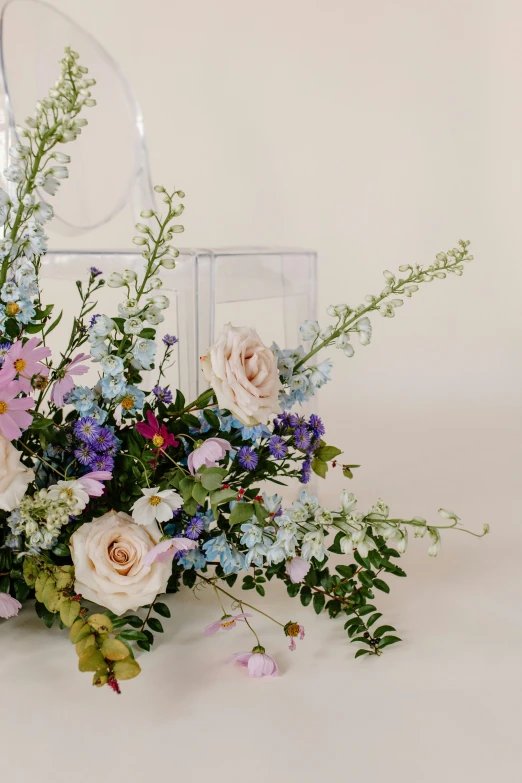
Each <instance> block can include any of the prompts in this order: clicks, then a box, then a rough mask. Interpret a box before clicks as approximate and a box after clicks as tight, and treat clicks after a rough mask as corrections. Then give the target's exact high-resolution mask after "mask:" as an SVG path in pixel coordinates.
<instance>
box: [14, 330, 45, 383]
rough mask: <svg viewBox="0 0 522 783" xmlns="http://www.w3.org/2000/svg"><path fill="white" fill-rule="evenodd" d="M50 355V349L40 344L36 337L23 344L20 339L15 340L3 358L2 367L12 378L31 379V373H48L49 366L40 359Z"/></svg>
mask: <svg viewBox="0 0 522 783" xmlns="http://www.w3.org/2000/svg"><path fill="white" fill-rule="evenodd" d="M50 355H51V349H50V348H46V347H45V346H44V345H42V343H41V341H40V340H39V339H38V337H31V339H30V340H27V342H26V343H25V344H24V343H22V341H21V340H16V342H14V343H13V344H12V346H11V347H10V349H9V351H8V353H7V354H6V356H5V358H4V365H3V369H4V370H5V371H6V373H11V374H12V377H13V378H14V376H15V375H18V377H19V378H25V379H26V380H29V381H30V380H31V378H32V377H33V375H43V376H44V377H47V375H49V368H48V367H47V365H46V364H42V362H41V360H42V359H46V358H47V357H48V356H50Z"/></svg>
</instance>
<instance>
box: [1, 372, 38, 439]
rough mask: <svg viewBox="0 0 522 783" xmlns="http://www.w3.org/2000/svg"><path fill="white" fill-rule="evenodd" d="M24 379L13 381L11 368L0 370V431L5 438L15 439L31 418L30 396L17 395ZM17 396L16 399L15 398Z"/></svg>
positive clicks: (32, 403) (24, 384)
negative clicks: (5, 370)
mask: <svg viewBox="0 0 522 783" xmlns="http://www.w3.org/2000/svg"><path fill="white" fill-rule="evenodd" d="M26 383H27V382H26V381H14V380H13V379H12V370H11V371H9V372H7V373H4V370H3V369H2V370H1V371H0V432H1V433H2V435H3V436H4V437H5V438H7V440H17V439H18V438H19V437H20V435H21V434H22V430H26V429H27V427H28V426H29V425H30V423H31V422H32V420H33V417H32V416H31V414H30V413H27V410H28V409H29V408H34V400H33V398H32V397H18V394H20V392H21V391H23V390H24V389H25V388H26ZM15 397H18V399H15Z"/></svg>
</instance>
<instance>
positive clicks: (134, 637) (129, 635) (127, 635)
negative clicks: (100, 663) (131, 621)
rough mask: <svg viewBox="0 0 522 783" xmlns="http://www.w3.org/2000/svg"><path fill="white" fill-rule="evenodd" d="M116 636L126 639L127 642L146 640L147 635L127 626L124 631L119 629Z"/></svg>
mask: <svg viewBox="0 0 522 783" xmlns="http://www.w3.org/2000/svg"><path fill="white" fill-rule="evenodd" d="M118 637H121V638H122V639H126V640H127V641H128V642H137V641H138V640H140V639H141V640H144V641H146V640H147V637H146V636H145V634H144V633H142V631H136V630H134V629H132V628H128V629H127V630H126V631H120V633H119V634H118Z"/></svg>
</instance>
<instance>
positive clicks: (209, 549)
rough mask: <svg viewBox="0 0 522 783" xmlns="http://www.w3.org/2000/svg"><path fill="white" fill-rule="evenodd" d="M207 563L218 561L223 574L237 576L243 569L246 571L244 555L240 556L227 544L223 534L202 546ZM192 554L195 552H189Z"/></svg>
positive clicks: (232, 546)
mask: <svg viewBox="0 0 522 783" xmlns="http://www.w3.org/2000/svg"><path fill="white" fill-rule="evenodd" d="M202 549H203V551H204V552H205V557H206V559H207V561H208V562H211V561H214V560H218V561H219V564H220V566H221V568H222V569H223V571H224V572H225V574H227V575H228V574H237V572H238V571H240V570H241V569H243V570H244V571H247V570H248V566H247V565H246V562H245V555H242V554H241V552H239V551H238V550H237V549H236V547H235V546H234V545H233V544H229V542H228V541H227V539H226V536H225V534H224V533H221V535H220V536H217V537H216V538H211V539H209V540H208V541H206V542H205V543H204V544H203V546H202ZM191 551H192V552H193V551H195V550H191Z"/></svg>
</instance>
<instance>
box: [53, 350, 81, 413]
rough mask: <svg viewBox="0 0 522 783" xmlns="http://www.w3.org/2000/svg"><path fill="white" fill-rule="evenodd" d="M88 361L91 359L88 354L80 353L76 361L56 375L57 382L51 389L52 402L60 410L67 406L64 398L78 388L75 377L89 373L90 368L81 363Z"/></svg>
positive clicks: (72, 361)
mask: <svg viewBox="0 0 522 783" xmlns="http://www.w3.org/2000/svg"><path fill="white" fill-rule="evenodd" d="M86 359H90V356H89V355H88V354H86V353H79V354H78V355H77V356H75V357H74V359H71V361H70V362H68V364H66V365H65V367H64V368H63V369H61V370H58V372H57V373H56V381H55V382H54V384H53V388H52V389H51V401H52V402H54V404H55V405H56V406H57V407H58V408H63V406H64V405H65V402H64V399H63V398H64V397H65V395H66V394H68V393H69V392H71V391H72V390H73V389H74V387H75V386H76V381H75V380H74V376H75V375H85V373H86V372H89V368H88V366H87V365H86V364H81V363H80V362H83V361H85V360H86Z"/></svg>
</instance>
